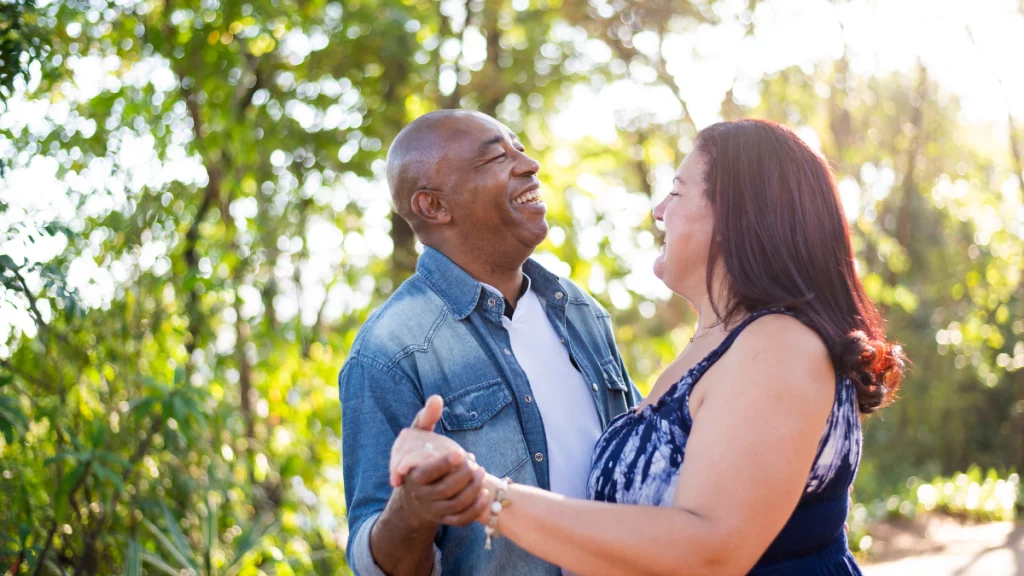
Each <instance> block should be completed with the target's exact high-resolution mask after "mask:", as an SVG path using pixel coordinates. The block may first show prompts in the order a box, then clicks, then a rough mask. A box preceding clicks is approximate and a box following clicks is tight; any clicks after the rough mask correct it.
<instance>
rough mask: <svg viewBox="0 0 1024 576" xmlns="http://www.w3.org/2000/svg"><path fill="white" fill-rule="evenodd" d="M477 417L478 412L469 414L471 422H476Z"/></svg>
mask: <svg viewBox="0 0 1024 576" xmlns="http://www.w3.org/2000/svg"><path fill="white" fill-rule="evenodd" d="M476 416H477V414H476V412H470V413H469V419H470V420H476Z"/></svg>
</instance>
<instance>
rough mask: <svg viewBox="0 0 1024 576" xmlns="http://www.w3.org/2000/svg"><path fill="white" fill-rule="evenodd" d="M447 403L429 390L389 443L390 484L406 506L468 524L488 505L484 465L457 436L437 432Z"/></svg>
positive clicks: (439, 520) (426, 518) (440, 520)
mask: <svg viewBox="0 0 1024 576" xmlns="http://www.w3.org/2000/svg"><path fill="white" fill-rule="evenodd" d="M443 410H444V403H443V402H442V400H441V397H440V396H431V397H430V398H428V399H427V403H426V405H424V406H423V409H422V410H420V411H419V412H418V413H417V414H416V418H414V419H413V422H412V426H411V427H410V428H406V429H405V430H402V432H401V433H400V434H399V436H398V439H397V440H395V444H394V446H393V447H392V449H391V485H392V486H395V487H396V488H398V490H397V493H398V495H399V497H400V499H401V502H402V504H403V509H404V510H405V511H406V512H408V513H409V514H412V515H413V516H415V517H417V518H419V519H420V520H422V521H423V522H424V523H427V524H448V525H453V526H464V525H466V524H469V523H470V522H472V521H473V519H474V518H476V517H477V516H479V515H480V513H481V512H483V510H484V508H486V506H487V494H486V493H485V492H483V490H482V488H483V479H484V475H485V474H486V473H487V472H486V470H484V469H483V468H481V467H480V466H478V465H477V464H476V461H475V458H473V456H472V455H471V454H468V453H467V452H466V451H465V450H463V449H462V447H461V446H459V445H458V444H457V443H456V442H454V441H453V440H451V439H449V438H445V437H444V436H440V435H438V434H434V432H433V430H434V427H435V426H436V425H437V421H438V420H440V419H441V412H442V411H443Z"/></svg>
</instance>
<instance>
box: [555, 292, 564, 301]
mask: <svg viewBox="0 0 1024 576" xmlns="http://www.w3.org/2000/svg"><path fill="white" fill-rule="evenodd" d="M562 296H565V294H562V293H561V292H555V299H557V300H561V299H562Z"/></svg>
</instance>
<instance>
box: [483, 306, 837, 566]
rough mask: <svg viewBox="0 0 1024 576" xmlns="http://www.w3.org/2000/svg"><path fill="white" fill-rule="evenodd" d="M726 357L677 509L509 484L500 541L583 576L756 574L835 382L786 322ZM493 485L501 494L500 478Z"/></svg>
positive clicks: (708, 385) (807, 340)
mask: <svg viewBox="0 0 1024 576" xmlns="http://www.w3.org/2000/svg"><path fill="white" fill-rule="evenodd" d="M729 356H731V358H729V362H725V361H723V362H720V363H719V364H717V365H715V366H714V367H712V368H711V370H709V372H708V374H707V376H706V377H705V378H704V379H702V381H701V382H700V384H699V387H705V390H704V392H703V401H702V403H701V405H700V407H699V411H698V412H697V415H695V417H694V426H693V430H692V432H691V435H690V438H689V441H688V444H687V450H686V459H685V463H684V465H683V467H682V470H681V474H680V478H679V483H678V490H677V492H676V495H675V501H674V504H675V505H674V506H673V507H671V508H657V507H643V506H622V505H616V504H607V503H598V502H589V501H582V500H572V499H567V498H563V497H561V496H558V495H556V494H552V493H550V492H546V491H543V490H539V489H536V488H531V487H528V486H518V485H513V486H511V487H510V488H509V490H508V493H507V496H506V498H507V500H508V501H509V502H510V505H509V507H508V508H506V509H504V510H503V511H502V512H501V513H500V514H499V522H498V528H499V531H500V533H501V534H502V535H503V536H504V537H507V538H509V539H511V540H512V541H513V542H515V543H516V544H518V545H519V546H521V547H523V548H524V549H526V550H528V551H529V552H531V553H533V554H534V555H536V556H539V557H541V558H543V559H545V560H548V561H550V562H552V563H554V564H557V565H559V566H562V567H564V568H566V569H568V570H570V571H572V572H576V573H579V574H586V575H603V574H609V575H611V574H624V573H628V574H666V575H667V574H672V575H684V574H708V573H714V574H744V573H746V572H747V571H749V570H750V568H751V567H752V566H753V565H754V564H755V563H756V562H757V559H758V558H759V557H760V556H761V554H763V553H764V551H765V550H766V549H767V547H768V545H769V544H770V543H771V541H772V540H773V539H774V538H775V536H776V535H777V534H778V532H779V531H780V530H781V529H782V526H783V525H784V524H785V522H786V520H787V519H788V518H789V515H790V514H792V511H793V509H794V508H795V507H796V504H797V502H798V501H799V499H800V495H801V494H802V492H803V489H804V485H805V483H806V481H807V475H808V472H809V470H810V468H811V465H812V462H813V460H814V455H815V452H816V450H817V446H818V443H819V440H820V438H821V434H822V430H823V428H824V424H825V422H826V420H827V418H828V414H829V412H830V410H831V406H832V401H833V397H834V393H835V388H834V386H835V373H834V372H833V368H832V365H831V362H830V361H829V357H828V353H827V350H826V349H825V346H824V344H823V343H822V342H821V340H820V339H819V338H818V337H817V335H816V334H814V333H813V332H812V331H811V330H810V329H808V328H806V327H805V326H803V325H802V324H800V323H799V322H798V321H796V320H794V319H792V318H789V317H786V316H767V317H765V318H762V319H759V320H757V321H755V322H754V323H753V324H751V326H750V327H749V328H748V329H747V330H746V331H745V332H744V333H743V335H742V336H741V337H740V338H738V339H737V341H736V343H735V344H734V345H733V348H732V350H731V352H730V354H729ZM723 360H724V359H723ZM487 482H488V484H489V489H490V491H491V493H492V494H493V493H494V490H495V482H496V479H495V478H493V477H488V480H487ZM487 516H488V513H485V514H484V515H483V516H482V517H481V520H482V521H485V522H486V519H487Z"/></svg>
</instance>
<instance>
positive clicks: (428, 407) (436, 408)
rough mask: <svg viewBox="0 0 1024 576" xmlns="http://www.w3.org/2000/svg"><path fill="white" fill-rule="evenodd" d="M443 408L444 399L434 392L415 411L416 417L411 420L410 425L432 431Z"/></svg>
mask: <svg viewBox="0 0 1024 576" xmlns="http://www.w3.org/2000/svg"><path fill="white" fill-rule="evenodd" d="M443 410H444V401H443V400H441V397H440V396H438V395H437V394H434V395H433V396H431V397H430V398H427V402H426V404H424V405H423V408H420V411H419V412H417V413H416V418H414V419H413V421H412V427H413V428H419V429H420V430H426V431H427V432H430V431H432V430H433V429H434V427H435V426H437V421H438V420H440V419H441V412H442V411H443Z"/></svg>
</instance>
